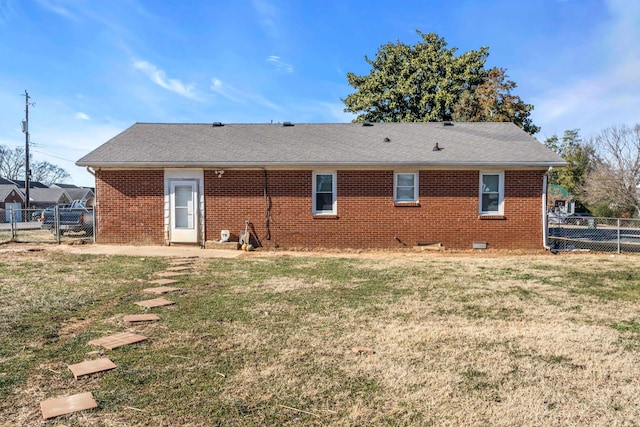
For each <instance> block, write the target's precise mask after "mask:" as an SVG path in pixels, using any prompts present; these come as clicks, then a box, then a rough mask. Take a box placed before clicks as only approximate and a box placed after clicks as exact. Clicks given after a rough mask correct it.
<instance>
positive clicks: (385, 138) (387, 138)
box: [383, 136, 391, 142]
mask: <svg viewBox="0 0 640 427" xmlns="http://www.w3.org/2000/svg"><path fill="white" fill-rule="evenodd" d="M383 141H384V142H390V141H391V139H389V137H388V136H385V137H384V139H383Z"/></svg>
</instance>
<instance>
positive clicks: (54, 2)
mask: <svg viewBox="0 0 640 427" xmlns="http://www.w3.org/2000/svg"><path fill="white" fill-rule="evenodd" d="M36 1H37V2H38V4H39V5H40V6H42V7H44V8H45V9H48V10H49V11H51V12H53V13H55V14H57V15H60V16H62V17H64V18H67V19H69V20H72V21H79V20H80V19H79V18H78V16H76V15H75V14H73V13H71V11H69V9H67V8H66V7H64V6H63V4H62V3H63V2H61V1H58V0H36Z"/></svg>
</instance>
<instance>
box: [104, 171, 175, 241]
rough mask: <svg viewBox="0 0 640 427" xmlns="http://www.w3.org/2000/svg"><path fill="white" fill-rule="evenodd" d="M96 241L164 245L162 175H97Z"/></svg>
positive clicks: (120, 172)
mask: <svg viewBox="0 0 640 427" xmlns="http://www.w3.org/2000/svg"><path fill="white" fill-rule="evenodd" d="M96 202H97V205H96V219H95V220H96V228H97V230H96V241H97V242H98V243H130V244H164V243H165V241H164V171H163V170H127V171H122V170H120V171H113V170H100V171H96Z"/></svg>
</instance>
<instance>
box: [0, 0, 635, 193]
mask: <svg viewBox="0 0 640 427" xmlns="http://www.w3.org/2000/svg"><path fill="white" fill-rule="evenodd" d="M415 30H421V31H422V32H425V33H428V32H436V33H438V34H439V35H440V36H442V37H444V38H445V39H446V41H447V42H448V44H449V46H450V47H457V48H458V49H459V51H460V52H465V51H468V50H471V49H478V48H480V47H481V46H488V47H489V48H490V50H489V52H490V55H489V59H488V62H487V66H488V67H492V66H499V67H502V68H506V69H507V74H508V76H509V78H510V79H512V80H514V81H515V82H516V83H517V84H518V87H517V88H516V89H515V91H514V93H515V94H517V95H520V96H521V97H522V99H523V100H524V101H525V102H527V103H531V104H533V105H534V106H535V110H534V113H533V115H532V117H533V121H534V123H535V124H537V125H538V126H541V127H542V130H541V132H540V133H539V134H537V135H536V137H537V138H538V139H539V140H544V139H545V138H546V137H548V136H551V135H553V134H558V135H561V134H562V133H563V132H564V130H566V129H580V130H581V134H582V135H583V137H589V136H592V135H595V134H597V133H599V132H600V131H601V130H603V129H605V128H607V127H609V126H613V125H621V124H628V125H633V124H636V123H640V2H639V1H637V0H536V1H518V0H459V1H451V2H442V1H431V0H397V1H395V2H389V1H381V0H366V1H365V0H352V1H350V0H299V1H294V0H235V1H219V0H218V1H216V0H208V1H206V0H190V1H180V0H168V1H160V0H109V1H95V0H0V61H1V62H0V64H1V65H0V145H6V146H9V147H15V146H24V135H23V134H22V133H21V129H20V122H21V120H23V119H24V97H21V94H23V93H24V91H25V90H28V91H29V94H30V95H31V97H32V101H33V102H35V103H36V105H35V106H33V107H32V108H30V111H29V113H30V114H29V118H30V132H31V141H32V146H31V150H32V152H33V154H34V158H35V159H36V160H47V161H50V162H51V163H55V164H57V165H59V166H60V167H63V168H64V169H66V170H67V171H68V172H69V173H70V174H71V176H72V182H73V183H75V184H78V185H93V177H92V176H91V175H89V174H88V173H87V172H86V171H84V169H82V168H78V167H77V166H75V165H74V162H75V161H76V160H78V159H79V158H80V157H82V156H83V155H85V154H86V153H88V152H89V151H91V150H92V149H94V148H96V147H97V146H99V145H100V144H102V143H104V142H106V141H107V140H108V139H109V138H111V137H113V136H114V135H116V134H117V133H119V132H121V131H122V130H124V129H126V128H127V127H129V126H130V125H131V124H133V123H135V122H197V123H202V122H214V121H221V122H225V123H268V122H270V121H272V120H273V121H274V122H281V121H292V122H298V123H303V122H306V123H309V122H319V123H322V122H348V121H351V119H352V118H353V117H352V116H351V115H349V114H346V113H344V112H343V108H344V106H343V104H342V102H341V101H340V100H341V98H344V97H346V96H347V95H348V94H349V93H351V92H352V88H351V87H350V86H349V85H348V84H347V80H346V74H347V72H354V73H356V74H367V73H368V72H369V67H368V64H367V63H366V62H365V61H364V56H365V55H368V56H370V57H374V56H375V53H376V51H377V49H378V47H379V46H380V45H382V44H384V43H387V42H395V41H397V40H400V41H403V42H405V43H409V44H414V43H416V42H417V41H418V40H419V37H418V36H417V35H416V33H415Z"/></svg>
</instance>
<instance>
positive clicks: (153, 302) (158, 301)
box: [134, 298, 175, 308]
mask: <svg viewBox="0 0 640 427" xmlns="http://www.w3.org/2000/svg"><path fill="white" fill-rule="evenodd" d="M134 304H136V305H139V306H140V307H145V308H154V307H164V306H165V305H172V304H175V301H169V300H168V299H164V298H154V299H148V300H145V301H138V302H135V303H134Z"/></svg>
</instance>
